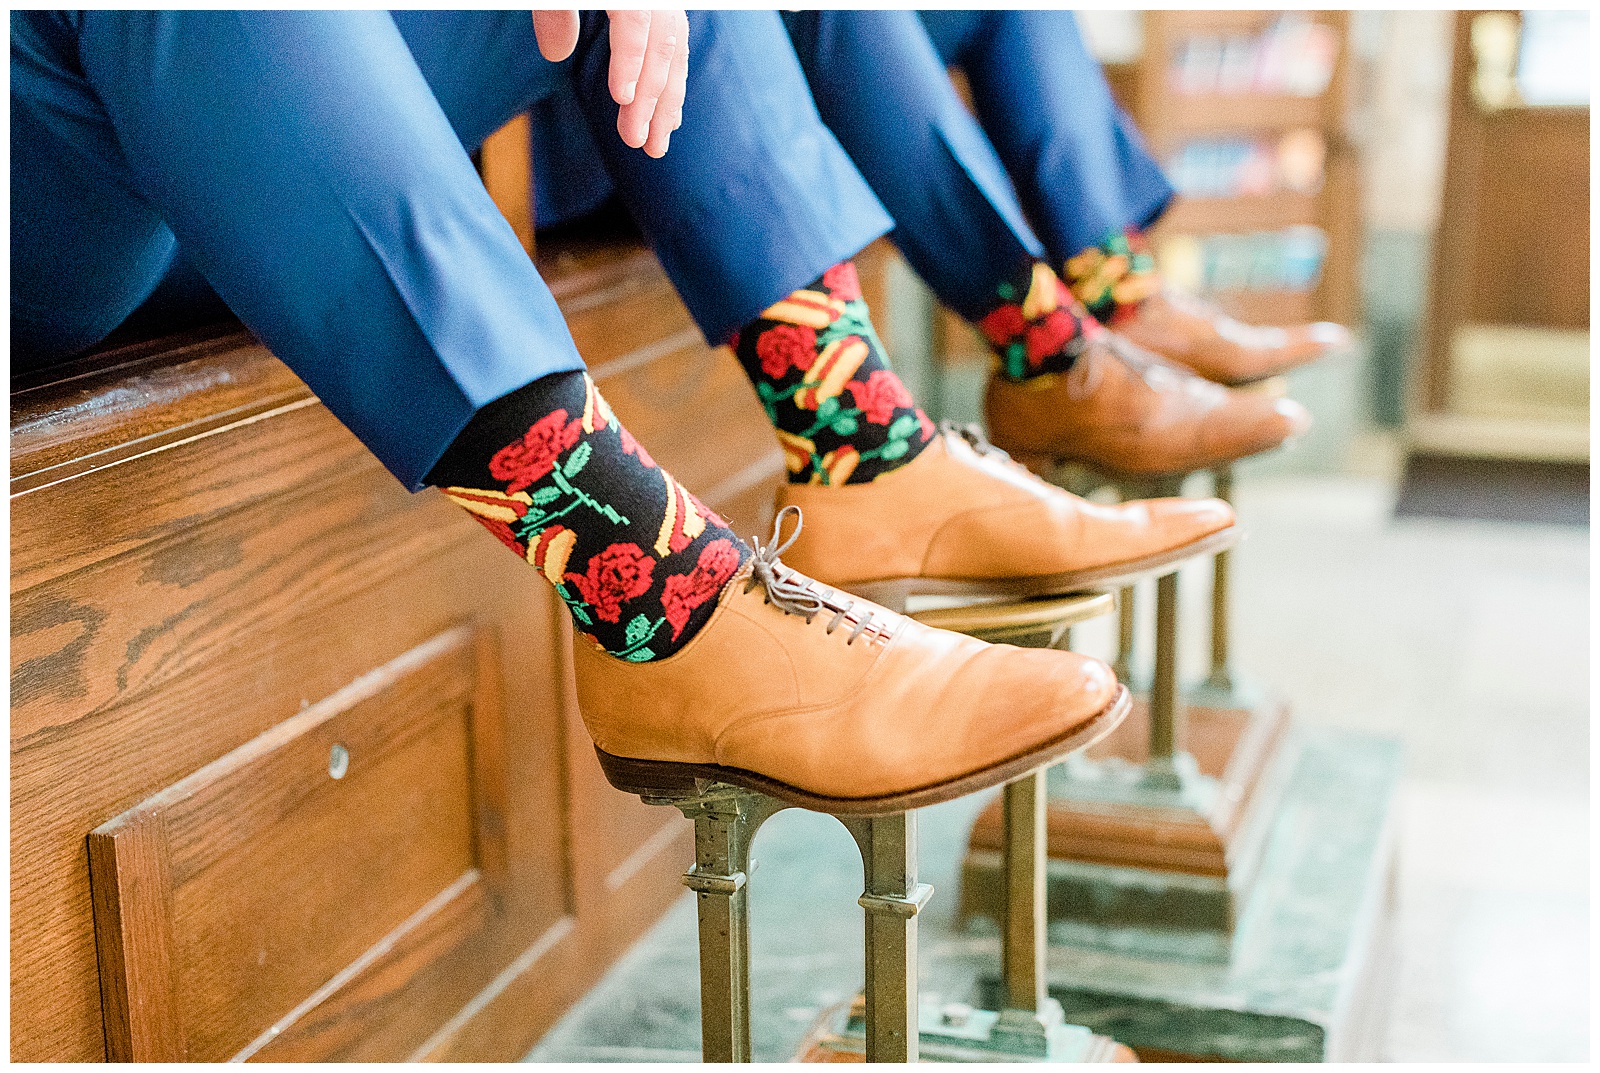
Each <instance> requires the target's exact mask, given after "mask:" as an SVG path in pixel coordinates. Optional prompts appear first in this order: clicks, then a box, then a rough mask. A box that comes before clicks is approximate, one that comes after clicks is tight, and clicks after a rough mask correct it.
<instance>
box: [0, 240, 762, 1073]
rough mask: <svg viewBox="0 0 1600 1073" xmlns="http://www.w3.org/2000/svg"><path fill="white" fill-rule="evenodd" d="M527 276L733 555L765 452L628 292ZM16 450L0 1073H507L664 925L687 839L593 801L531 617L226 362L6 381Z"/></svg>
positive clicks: (168, 360)
mask: <svg viewBox="0 0 1600 1073" xmlns="http://www.w3.org/2000/svg"><path fill="white" fill-rule="evenodd" d="M540 264H541V270H542V271H544V272H545V274H546V278H547V279H549V280H550V281H551V283H552V290H553V291H555V293H556V294H557V296H558V300H559V302H560V303H561V305H562V307H563V310H564V312H565V313H566V314H567V315H568V316H569V318H570V322H571V324H572V326H573V331H574V335H575V337H576V338H577V339H578V341H579V345H580V347H582V352H583V353H584V354H585V355H586V357H588V358H589V359H590V360H591V363H592V366H593V368H594V371H595V375H596V377H597V379H598V380H599V381H600V382H601V383H602V384H603V385H604V388H605V391H606V393H607V397H608V398H609V399H610V400H611V401H612V403H613V405H614V407H615V408H616V410H617V412H618V414H619V416H621V417H622V418H623V419H624V420H626V421H627V422H628V423H629V424H630V426H631V427H632V428H633V429H634V431H635V433H636V435H638V436H639V438H640V440H641V441H642V442H643V443H644V444H645V445H646V447H647V448H648V449H649V450H650V451H651V452H652V454H654V455H655V457H656V458H657V459H658V460H660V461H661V462H662V464H663V465H665V466H668V467H670V468H671V469H673V470H674V471H675V472H676V473H678V474H679V475H680V476H682V477H683V478H684V479H685V480H686V482H687V483H689V484H690V486H691V487H693V488H694V489H695V490H696V491H697V492H699V493H700V494H701V496H702V498H704V499H706V501H707V502H708V504H709V505H711V506H712V507H713V508H714V509H717V510H719V511H721V512H723V513H725V514H726V515H727V516H728V517H729V518H730V520H732V521H733V522H734V523H735V524H736V525H737V526H738V528H739V530H740V532H741V533H743V534H746V535H748V534H749V533H752V532H756V531H759V526H760V525H761V524H764V523H766V522H768V520H769V519H770V517H771V502H772V491H773V488H774V487H775V485H776V482H777V481H778V480H779V479H780V478H781V473H782V468H781V461H780V458H779V455H778V453H777V451H776V449H775V447H774V444H773V440H772V436H771V432H770V430H769V429H768V428H767V426H766V423H765V420H764V418H763V416H762V414H761V412H760V408H759V406H758V404H757V403H756V401H755V397H754V394H753V392H752V391H751V390H750V388H749V386H748V384H747V383H746V382H745V381H744V378H743V376H742V374H741V373H740V372H739V370H738V367H737V363H736V362H735V361H734V359H733V358H732V356H731V354H729V353H728V352H727V351H725V350H713V349H712V348H709V347H707V346H706V345H705V344H704V343H703V341H700V340H699V337H698V334H697V333H696V332H695V330H694V328H693V326H692V324H691V322H690V321H689V319H688V317H687V314H686V313H685V312H684V310H683V308H682V306H681V303H679V302H678V300H677V298H676V296H675V295H674V294H673V293H672V291H671V288H670V286H669V285H668V284H667V282H666V280H665V278H664V277H663V276H662V274H661V271H660V269H659V267H658V266H657V265H656V263H655V261H654V259H653V258H652V257H651V256H650V255H649V254H648V253H647V252H645V251H643V250H641V249H639V248H637V247H625V246H624V247H619V246H616V245H615V244H613V245H610V246H600V245H596V246H591V247H587V248H586V247H582V246H569V247H567V248H566V249H550V250H544V249H541V251H540ZM712 430H714V434H712ZM12 448H13V450H12V475H11V476H12V484H11V493H12V494H11V503H10V506H11V511H12V598H11V599H12V602H11V610H12V665H11V670H12V687H11V701H12V723H11V765H12V766H11V774H12V782H11V819H12V855H11V879H12V902H11V910H12V912H11V954H12V959H11V964H12V979H11V1029H12V1057H13V1058H14V1059H18V1060H94V1059H99V1058H101V1057H104V1056H105V1055H106V1053H107V1049H108V1046H109V1047H110V1049H111V1051H112V1052H113V1053H116V1054H127V1053H131V1054H134V1055H142V1056H151V1057H153V1056H158V1055H165V1054H171V1053H172V1052H173V1049H174V1048H181V1047H187V1048H188V1053H189V1054H190V1056H191V1057H227V1056H229V1055H237V1056H241V1057H249V1058H253V1059H258V1060H268V1059H270V1060H315V1059H346V1060H385V1059H396V1058H407V1057H416V1058H432V1059H451V1060H462V1059H496V1060H504V1059H509V1058H515V1057H518V1056H520V1055H521V1054H523V1053H525V1052H526V1050H527V1049H528V1047H530V1046H531V1045H532V1044H533V1043H534V1042H535V1041H536V1040H537V1038H538V1036H539V1035H540V1034H542V1032H543V1031H544V1030H545V1028H547V1027H548V1026H549V1025H550V1024H551V1023H552V1022H553V1021H554V1020H555V1018H556V1017H558V1016H559V1015H560V1013H561V1012H562V1011H563V1010H564V1009H565V1008H566V1007H567V1006H568V1005H569V1004H570V1003H571V1002H572V1001H574V1000H575V999H576V998H577V997H578V996H579V995H581V994H582V993H583V991H584V990H585V989H586V988H587V987H588V986H589V985H590V984H591V983H592V982H593V981H594V980H595V979H596V978H597V977H598V976H599V974H600V973H601V972H602V971H603V970H604V968H605V966H606V964H607V963H608V962H609V960H610V959H611V958H612V957H614V956H615V954H616V953H617V952H618V951H620V950H622V949H623V948H625V946H626V945H627V944H628V943H629V942H631V941H632V939H633V938H635V937H637V935H638V934H639V933H640V932H641V931H642V930H643V929H644V928H645V927H647V926H648V925H649V923H650V922H651V921H652V920H653V919H654V917H655V915H656V914H658V913H659V912H660V910H661V909H663V908H664V907H665V906H666V905H667V904H668V903H669V902H670V901H671V900H672V899H673V898H675V897H678V896H679V895H680V892H681V887H680V886H679V884H678V876H679V875H680V874H681V872H682V871H683V869H684V867H685V866H686V864H687V863H688V861H689V859H690V855H689V852H688V847H689V838H688V832H689V827H688V824H687V823H686V822H685V821H683V820H682V819H681V817H678V816H676V814H671V813H667V812H666V811H665V810H658V809H650V808H647V807H645V806H644V805H642V804H640V803H639V802H638V801H637V800H635V799H632V798H628V797H625V796H624V795H622V794H619V793H617V792H616V791H614V790H612V789H611V788H610V787H609V786H608V785H606V784H605V782H604V780H603V778H602V777H601V776H600V773H599V770H598V765H597V764H596V763H595V760H594V754H593V748H592V746H591V744H590V742H589V739H588V736H587V734H586V733H585V732H584V731H583V728H582V722H581V720H580V719H579V718H578V714H577V710H576V706H575V704H574V700H573V694H572V690H571V686H570V682H569V681H568V678H569V674H568V670H567V663H568V653H567V643H568V637H569V634H568V632H567V631H568V629H569V626H568V623H567V619H566V616H565V614H564V612H562V610H561V609H560V607H559V604H558V602H557V601H556V600H555V599H554V598H553V596H552V595H551V593H550V591H549V589H548V586H545V585H544V584H543V583H542V582H540V581H538V579H537V578H536V577H535V576H534V574H533V572H532V571H530V570H528V569H527V567H526V565H525V564H523V563H521V562H519V561H518V560H517V559H516V558H515V557H513V556H509V555H507V554H506V553H505V551H504V549H503V548H502V547H501V546H500V545H499V543H498V542H496V541H495V540H494V539H493V537H492V536H490V535H489V534H488V533H486V532H484V531H483V530H482V529H481V527H479V526H478V525H477V524H475V523H474V522H473V521H472V520H471V519H470V518H469V517H468V516H467V515H466V514H465V513H464V512H462V511H460V510H458V509H456V508H455V507H453V506H452V505H450V504H449V503H448V502H447V501H445V500H444V499H443V498H442V497H440V496H438V495H437V494H435V493H432V492H424V493H421V494H419V495H415V496H413V495H409V494H407V493H406V492H405V491H404V490H403V489H402V488H401V487H400V486H399V485H398V484H397V483H396V482H395V481H394V480H393V479H392V478H391V477H390V476H389V475H388V474H387V473H386V472H385V471H384V470H383V468H382V467H381V466H380V465H379V464H378V463H377V461H376V460H375V459H373V458H372V457H371V456H370V455H369V454H367V453H366V451H365V450H364V449H363V448H362V447H361V446H360V444H359V443H358V442H357V441H356V440H355V438H354V437H353V436H351V435H350V433H349V432H348V431H347V430H345V429H344V428H343V427H342V426H340V425H339V423H338V422H337V421H335V420H334V419H333V417H332V416H331V415H330V414H328V412H327V411H326V410H325V409H324V408H323V407H322V406H321V404H320V403H318V402H317V400H316V399H315V398H314V396H312V394H311V393H310V392H309V391H308V390H307V389H306V388H305V386H304V385H303V384H302V383H301V382H300V381H299V380H298V379H296V378H295V377H294V376H293V375H292V374H290V373H289V372H288V370H287V369H285V368H284V367H283V366H282V365H281V364H280V363H278V362H277V361H276V359H274V358H272V357H271V356H270V355H269V354H268V353H267V352H266V351H265V349H264V348H262V347H261V346H260V345H259V344H258V343H256V342H255V340H253V339H252V338H251V337H249V336H248V335H246V334H244V333H242V332H240V331H238V330H237V328H236V327H235V328H221V329H217V328H212V329H206V330H203V331H199V332H195V333H190V334H189V335H187V336H184V337H181V338H178V339H169V340H165V341H160V342H157V343H151V344H139V345H135V346H130V347H124V348H122V349H119V350H117V351H114V352H109V353H105V354H99V355H94V356H92V357H90V358H86V359H84V360H82V361H78V362H75V363H73V364H72V365H70V366H67V367H65V368H60V369H56V370H52V371H50V372H49V373H41V374H34V375H32V376H31V377H30V378H29V379H27V380H25V381H18V382H14V384H13V396H12ZM441 639H445V640H441ZM433 645H443V646H444V647H443V649H442V650H440V651H439V652H435V650H434V649H432V648H430V647H429V646H433ZM430 652H435V657H436V658H434V657H430V659H429V660H424V665H425V666H426V667H428V668H434V669H435V670H438V673H437V674H435V670H428V671H427V672H426V673H423V672H422V671H416V672H415V673H414V674H404V675H400V676H399V677H398V678H395V679H394V680H393V681H391V682H390V685H389V686H387V687H385V689H384V690H380V694H381V696H380V695H374V697H373V698H369V701H368V702H364V703H370V704H371V705H373V707H372V708H371V709H370V710H369V709H367V708H363V707H362V703H363V702H358V703H355V704H353V705H352V704H347V703H345V702H346V701H348V700H349V699H350V698H351V696H352V693H351V691H352V690H355V691H356V692H357V693H359V692H360V691H361V689H364V688H367V687H369V686H371V684H372V683H373V682H374V681H385V680H386V679H384V677H383V676H384V675H385V674H386V673H390V672H392V671H393V670H394V669H395V668H396V667H405V666H409V664H407V663H406V661H407V660H408V659H415V658H417V653H430ZM446 667H448V668H449V669H448V671H447V672H446V671H444V670H439V669H440V668H446ZM385 668H388V669H389V670H388V671H385ZM418 674H420V675H421V677H417V676H416V675H418ZM371 676H376V678H374V677H371ZM361 683H367V685H366V686H363V685H361ZM338 698H343V699H338ZM490 710H492V711H494V712H497V713H498V715H497V716H496V717H495V718H493V719H490V720H488V721H487V722H485V721H483V719H481V718H480V716H481V714H482V713H483V712H486V711H490ZM349 719H357V720H368V721H367V722H364V723H362V726H364V727H365V730H364V733H365V734H367V735H368V736H367V737H364V738H361V739H360V740H361V741H363V742H367V744H365V745H359V746H357V747H352V748H351V755H352V767H351V773H350V774H349V775H347V776H346V779H347V780H354V781H349V782H346V781H345V780H340V781H339V782H338V783H334V782H333V781H332V780H330V779H329V776H328V774H327V771H326V763H327V748H328V746H329V743H328V741H327V739H326V738H325V737H322V736H321V735H324V734H331V733H334V728H335V727H344V726H345V724H344V723H341V722H340V721H341V720H349ZM406 728H409V729H406ZM363 756H366V757H367V759H368V761H369V762H371V761H378V764H379V766H378V768H376V769H364V768H363V767H362V763H363V760H362V758H363ZM495 756H498V757H499V758H500V760H499V767H500V768H501V769H502V770H503V777H500V778H498V779H497V780H491V781H490V783H485V782H484V781H483V780H482V779H481V778H479V773H480V771H481V770H482V765H483V764H484V763H485V762H486V761H488V760H489V759H491V758H493V757H495ZM380 757H386V758H387V759H384V760H379V758H380ZM291 758H292V762H291ZM219 764H220V765H222V767H221V768H218V767H216V766H214V765H219ZM279 764H282V765H286V766H285V767H284V768H283V770H281V771H279V770H278V768H277V767H275V765H279ZM229 765H232V766H231V767H230V766H229ZM385 765H387V766H385ZM269 768H271V769H272V770H273V771H275V772H276V774H274V775H273V776H272V777H270V778H269V777H268V776H267V775H266V774H264V773H265V772H267V771H268V769H269ZM363 771H365V772H366V774H363ZM219 772H231V774H219ZM363 778H365V779H377V780H378V781H376V782H367V783H363V782H361V780H362V779H363ZM186 780H189V781H186ZM196 780H198V783H197V781H196ZM235 780H237V781H235ZM199 783H203V784H204V785H205V786H209V787H212V789H210V790H208V791H206V793H211V794H214V795H216V796H214V797H212V798H209V799H207V801H208V803H207V804H206V806H205V808H203V809H202V808H200V806H199V805H195V804H193V802H194V801H198V800H199V799H200V798H201V797H204V796H205V795H204V794H203V793H201V791H200V790H197V789H195V787H196V786H197V784H199ZM380 783H381V784H382V785H383V787H385V789H386V792H384V793H377V792H376V788H377V787H378V786H379V785H380ZM398 783H404V784H405V786H403V787H398V788H392V787H394V786H395V784H398ZM491 784H493V785H499V786H503V788H504V789H503V792H499V793H500V797H501V798H502V800H501V803H500V804H498V805H496V804H494V801H495V798H496V792H489V791H488V790H486V789H485V787H486V786H489V785H491ZM223 786H228V787H231V789H230V790H229V791H228V792H227V793H223V792H222V790H221V789H219V787H223ZM176 787H185V789H184V790H183V791H182V795H189V796H184V800H185V801H189V802H191V804H190V805H189V806H186V807H189V808H191V809H192V811H191V812H190V813H188V814H187V818H185V819H183V820H182V821H181V822H178V820H177V814H176V813H175V812H173V811H172V810H173V809H174V808H176V807H177V806H176V805H171V804H170V802H169V799H168V798H163V797H162V796H161V795H162V794H164V793H166V794H169V795H170V794H172V793H175V792H177V791H175V789H174V788H176ZM271 787H277V789H276V790H271V792H269V788H271ZM284 787H296V788H297V789H292V790H291V789H284ZM274 794H278V795H279V796H273V795H274ZM341 795H343V796H341ZM180 796H181V795H180ZM341 801H342V802H343V804H341ZM163 802H167V803H163ZM269 802H275V804H272V805H271V807H269V806H268V803H269ZM158 806H159V807H158ZM425 806H426V807H425ZM141 809H143V811H142V812H141V811H140V810H141ZM129 810H133V812H132V813H130V811H129ZM125 814H126V817H132V816H139V817H141V820H140V822H133V821H132V819H131V818H125V819H124V821H123V822H122V824H121V825H120V826H118V825H117V823H116V822H115V821H117V820H118V817H125ZM224 818H227V819H231V820H232V821H234V822H231V823H230V822H226V821H225V819H224ZM108 823H110V824H111V825H112V826H110V827H107V826H106V825H107V824H108ZM97 828H100V829H101V835H100V836H97V848H96V851H95V852H94V853H93V854H92V855H91V853H90V851H89V848H88V844H87V843H88V838H89V835H90V832H92V831H95V830H96V829H97ZM108 841H109V842H110V843H111V845H106V844H105V843H107V842H108ZM91 857H92V860H93V872H94V883H93V886H92V887H91V882H90V874H91ZM330 859H331V860H332V862H333V863H338V861H340V860H344V861H345V862H346V863H348V865H349V872H348V874H345V873H341V872H340V871H338V870H337V869H335V868H332V867H331V865H330ZM163 868H164V869H165V872H164V873H163V871H162V869H163ZM396 869H398V871H395V870H396ZM497 877H503V878H497ZM152 881H153V883H154V887H155V888H157V889H161V890H165V891H167V892H168V893H167V894H164V895H162V896H161V897H160V898H154V899H153V898H152V897H151V896H150V891H151V889H152V887H151V883H152ZM97 914H98V916H99V917H100V919H101V921H102V927H101V929H100V932H99V939H100V948H99V950H98V951H97V948H96V938H97V933H96V929H95V923H94V921H95V917H96V915H97ZM160 950H165V951H166V952H167V957H166V961H165V963H163V961H162V959H161V957H160V956H159V954H156V953H152V951H160ZM263 950H264V951H265V953H266V960H265V962H264V963H263V964H253V963H252V960H251V958H252V955H253V956H254V957H257V958H259V957H260V956H261V954H262V952H263ZM102 973H103V974H104V976H105V978H106V979H107V980H108V981H120V986H118V987H107V988H106V991H105V995H104V1006H102V988H101V977H102ZM162 996H166V998H165V999H163V998H162ZM108 1037H109V1039H108Z"/></svg>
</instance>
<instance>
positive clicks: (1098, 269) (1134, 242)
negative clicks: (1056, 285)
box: [1065, 227, 1161, 328]
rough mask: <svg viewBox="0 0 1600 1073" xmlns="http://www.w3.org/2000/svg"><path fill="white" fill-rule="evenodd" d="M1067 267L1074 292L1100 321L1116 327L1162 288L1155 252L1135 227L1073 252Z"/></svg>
mask: <svg viewBox="0 0 1600 1073" xmlns="http://www.w3.org/2000/svg"><path fill="white" fill-rule="evenodd" d="M1065 269H1066V276H1067V280H1068V282H1070V283H1071V284H1072V293H1073V294H1075V295H1077V296H1078V300H1079V301H1081V302H1082V303H1083V304H1084V305H1085V306H1087V307H1088V309H1089V312H1091V313H1093V314H1094V315H1095V318H1096V319H1097V320H1099V321H1100V323H1102V324H1106V325H1110V326H1111V327H1113V328H1115V327H1116V326H1117V322H1118V321H1119V320H1120V319H1122V318H1124V317H1127V316H1129V315H1131V314H1132V312H1133V311H1134V310H1135V309H1136V308H1138V305H1139V303H1140V302H1142V301H1144V300H1145V299H1146V298H1148V297H1150V296H1151V295H1152V294H1154V293H1156V292H1157V291H1159V290H1160V289H1161V275H1160V273H1159V272H1157V271H1156V258H1155V254H1153V253H1151V252H1150V242H1149V240H1148V239H1146V238H1145V236H1144V232H1143V231H1140V230H1139V229H1138V228H1136V227H1129V228H1126V229H1124V230H1122V231H1112V232H1111V233H1110V234H1108V235H1106V237H1105V238H1104V239H1102V240H1101V241H1100V242H1099V244H1097V245H1094V246H1090V247H1089V248H1088V249H1086V250H1084V251H1082V252H1081V253H1078V254H1076V255H1074V256H1073V257H1072V258H1071V259H1070V260H1068V261H1067V263H1066V266H1065Z"/></svg>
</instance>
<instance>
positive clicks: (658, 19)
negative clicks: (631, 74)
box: [617, 11, 681, 149]
mask: <svg viewBox="0 0 1600 1073" xmlns="http://www.w3.org/2000/svg"><path fill="white" fill-rule="evenodd" d="M680 36H681V34H680V32H679V28H678V21H677V13H676V12H668V11H657V12H653V13H652V14H651V19H650V39H649V44H648V45H647V46H646V47H645V56H644V65H643V67H641V68H640V71H639V82H638V87H637V92H636V93H635V94H634V97H633V103H632V104H628V105H624V106H623V108H622V110H621V112H620V113H619V114H618V116H617V132H618V133H619V134H621V135H622V140H623V142H624V143H625V144H627V145H631V146H633V147H634V148H635V149H637V148H639V147H641V146H642V145H644V143H645V140H646V139H647V138H648V137H649V135H650V127H651V124H652V122H653V121H654V119H655V114H656V102H657V101H659V100H660V99H661V94H662V93H663V92H665V90H666V88H667V78H668V76H669V75H670V74H671V72H672V60H673V57H674V56H676V55H677V54H678V39H679V37H680Z"/></svg>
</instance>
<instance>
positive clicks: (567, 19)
mask: <svg viewBox="0 0 1600 1073" xmlns="http://www.w3.org/2000/svg"><path fill="white" fill-rule="evenodd" d="M533 37H534V40H536V41H538V42H539V55H541V56H543V57H544V58H545V59H547V60H549V61H550V62H551V63H559V62H561V61H562V60H564V59H566V58H567V57H568V56H570V55H572V50H573V49H575V48H577V47H578V13H577V12H576V11H535V12H534V13H533Z"/></svg>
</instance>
